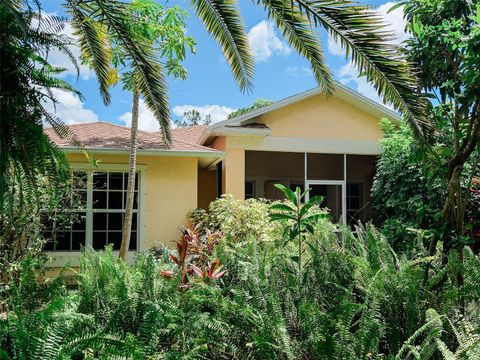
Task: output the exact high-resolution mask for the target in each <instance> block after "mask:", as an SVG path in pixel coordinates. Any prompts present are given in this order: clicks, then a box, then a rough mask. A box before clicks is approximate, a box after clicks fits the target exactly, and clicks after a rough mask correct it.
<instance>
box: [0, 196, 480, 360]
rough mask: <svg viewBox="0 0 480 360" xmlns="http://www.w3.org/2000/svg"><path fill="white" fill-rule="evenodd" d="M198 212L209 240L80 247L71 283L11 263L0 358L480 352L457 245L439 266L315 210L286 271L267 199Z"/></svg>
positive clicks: (474, 298) (290, 247)
mask: <svg viewBox="0 0 480 360" xmlns="http://www.w3.org/2000/svg"><path fill="white" fill-rule="evenodd" d="M285 204H288V203H285ZM249 207H252V208H251V209H250V208H249ZM220 209H222V210H220ZM237 209H238V210H239V212H240V214H241V215H239V216H238V217H237V216H236V215H238V214H234V212H235V211H236V210H237ZM274 209H276V210H275V212H278V211H281V210H279V207H278V206H277V207H274ZM211 210H212V212H211V213H210V214H206V213H203V214H202V216H203V219H204V221H205V222H204V223H203V224H210V225H212V226H214V227H215V229H216V230H218V229H220V230H222V232H223V237H219V234H218V233H216V235H215V238H214V240H212V239H213V238H212V237H211V236H212V235H211V233H209V229H207V228H200V227H199V226H197V227H195V228H193V229H189V230H186V231H185V232H184V233H183V234H182V238H181V240H180V242H179V247H178V249H177V250H176V251H175V250H169V251H168V252H163V253H162V254H161V255H160V256H157V254H156V253H153V252H146V253H140V254H137V257H136V260H135V264H134V265H127V264H126V263H124V262H118V261H117V258H116V257H115V256H114V255H113V254H112V251H111V249H107V250H106V251H105V252H102V253H100V252H95V251H93V250H89V249H86V250H85V252H84V254H83V256H82V259H81V266H80V269H79V271H78V286H77V288H75V289H70V290H67V289H66V288H65V287H64V286H62V283H61V280H62V279H61V278H59V279H57V280H56V281H54V282H52V283H47V284H45V283H42V282H41V281H39V279H38V278H37V277H36V275H35V274H36V273H35V271H33V263H25V270H24V274H25V276H20V277H19V279H20V280H19V282H17V283H14V284H12V286H11V289H12V292H11V296H10V297H9V298H8V304H7V305H8V309H9V310H8V312H7V313H6V314H5V315H4V316H2V317H0V349H2V351H3V352H2V351H0V356H2V354H3V356H5V354H7V355H8V356H10V357H11V358H19V359H41V358H49V359H51V358H54V359H55V358H58V359H67V358H73V359H79V358H115V357H117V358H127V359H146V358H147V359H148V358H152V359H157V358H161V359H347V360H348V359H352V360H353V359H394V358H399V359H405V358H406V359H422V360H423V359H442V358H449V357H451V354H456V356H457V358H462V356H463V358H468V357H469V356H470V358H475V356H477V354H478V352H479V351H480V350H479V346H480V345H479V342H478V336H479V333H480V322H479V321H478V319H479V317H478V315H479V310H478V309H479V306H478V305H479V303H480V285H479V282H478V278H479V277H480V258H479V257H478V255H475V254H474V253H473V252H472V251H470V250H469V249H466V250H465V254H464V261H463V263H462V262H460V261H459V257H458V256H457V254H456V253H455V252H452V253H451V255H450V257H449V258H448V259H447V263H444V258H443V257H442V251H441V249H439V251H438V252H437V254H435V255H434V256H429V255H428V253H427V251H425V250H424V249H423V243H422V241H416V242H415V243H414V245H412V251H411V252H410V253H409V254H403V255H399V254H397V253H396V252H395V251H394V250H393V249H392V247H391V246H390V244H389V242H388V241H387V239H386V237H385V236H384V235H383V234H382V233H381V232H379V231H378V230H377V229H376V228H375V227H374V226H372V225H368V226H365V227H358V228H357V229H356V232H355V233H353V232H351V231H350V230H349V229H342V230H341V231H340V232H338V231H334V229H335V227H334V226H333V225H332V224H331V223H329V222H328V221H326V220H325V219H320V220H319V221H318V222H317V223H315V226H314V228H313V235H312V234H309V235H308V236H306V237H305V239H303V242H302V243H303V245H302V267H301V268H299V267H298V261H297V258H298V252H299V248H298V244H299V242H297V241H288V238H284V237H283V234H284V233H285V234H288V232H285V231H284V230H285V229H291V225H292V223H290V222H289V221H287V222H286V223H279V222H275V223H271V222H270V221H269V220H268V218H269V216H270V212H269V205H268V204H266V203H264V202H262V201H247V202H245V203H241V202H237V201H234V200H233V199H230V198H224V199H221V200H219V201H218V202H216V203H215V204H213V205H212V208H211ZM222 211H224V212H225V213H223V212H222ZM219 219H221V220H219ZM249 221H251V223H247V222H249ZM261 225H262V226H263V225H264V227H262V226H261ZM235 226H236V227H235ZM228 231H231V233H228ZM269 236H272V237H278V239H276V238H275V239H272V238H269ZM280 240H283V241H280ZM187 257H189V258H188V259H187ZM182 259H183V260H182ZM213 264H216V265H215V266H214V265H213ZM218 264H222V265H223V268H222V269H221V270H218V267H217V266H218ZM425 264H429V269H430V270H429V271H430V275H431V276H429V279H428V281H427V282H425V280H424V279H425V277H424V270H425ZM197 270H198V271H197ZM224 270H226V272H224ZM216 271H217V272H216ZM460 271H461V272H463V273H464V275H465V285H464V286H463V287H462V288H458V287H457V286H454V284H456V280H455V278H456V276H457V275H458V273H459V272H460ZM220 272H221V276H218V277H216V276H213V277H214V278H215V279H214V281H210V280H208V281H204V274H206V273H207V274H209V275H213V274H220ZM166 273H168V274H169V275H168V276H166ZM445 275H446V276H445ZM26 284H29V285H28V286H27V285H26ZM49 284H56V285H55V287H54V288H52V291H50V290H49V291H48V292H44V291H43V290H41V291H40V289H47V288H46V287H45V286H50V285H49ZM185 284H188V286H184V285H185ZM52 286H53V285H52ZM36 289H39V290H36ZM27 293H30V294H34V297H35V299H36V300H35V301H31V300H29V299H28V296H27ZM460 293H461V294H462V295H463V296H462V298H463V299H464V305H465V306H464V307H463V308H462V307H461V306H460V305H459V294H460ZM38 294H44V295H41V296H40V295H38ZM462 312H463V315H462ZM437 315H438V316H437ZM472 356H473V357H472ZM452 358H455V357H452Z"/></svg>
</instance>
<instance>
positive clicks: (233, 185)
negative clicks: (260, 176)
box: [222, 147, 245, 200]
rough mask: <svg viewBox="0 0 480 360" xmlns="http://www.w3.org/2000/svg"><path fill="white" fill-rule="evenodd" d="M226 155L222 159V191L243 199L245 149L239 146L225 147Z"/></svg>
mask: <svg viewBox="0 0 480 360" xmlns="http://www.w3.org/2000/svg"><path fill="white" fill-rule="evenodd" d="M226 151H227V156H226V157H225V159H224V161H223V169H222V170H223V176H222V179H223V181H224V184H223V187H222V188H223V192H224V193H225V194H232V195H233V196H235V198H237V199H241V200H244V199H245V150H244V149H239V148H228V147H227V149H226Z"/></svg>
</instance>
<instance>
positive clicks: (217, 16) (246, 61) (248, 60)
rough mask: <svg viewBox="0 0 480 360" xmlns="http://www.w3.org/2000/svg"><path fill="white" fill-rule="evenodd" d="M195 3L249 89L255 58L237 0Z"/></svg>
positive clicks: (242, 84)
mask: <svg viewBox="0 0 480 360" xmlns="http://www.w3.org/2000/svg"><path fill="white" fill-rule="evenodd" d="M192 5H193V7H194V8H195V11H196V12H197V15H198V17H199V18H200V19H201V20H202V21H203V24H204V25H205V27H206V28H207V30H208V31H209V32H210V34H211V35H212V37H213V38H214V39H215V40H217V41H218V43H219V44H220V46H221V48H222V51H223V54H224V56H225V58H226V60H227V61H228V63H229V64H230V67H231V69H232V72H233V76H234V77H235V80H236V81H237V83H238V85H239V86H240V89H242V91H245V90H247V91H248V90H250V89H251V88H252V78H253V74H254V59H253V56H252V53H251V51H250V46H249V44H248V39H247V36H246V33H245V29H244V26H243V23H242V19H241V17H240V13H239V11H238V8H237V6H236V3H235V2H234V1H231V0H192Z"/></svg>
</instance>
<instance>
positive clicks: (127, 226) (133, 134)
mask: <svg viewBox="0 0 480 360" xmlns="http://www.w3.org/2000/svg"><path fill="white" fill-rule="evenodd" d="M138 107H139V92H138V86H137V84H134V90H133V105H132V124H131V130H130V159H129V163H128V185H127V203H126V205H125V221H124V223H123V231H122V244H121V245H120V252H119V253H118V258H119V259H122V260H124V261H126V260H127V254H128V248H129V246H130V234H131V231H132V218H133V199H134V196H135V173H136V170H137V140H138V139H137V132H138Z"/></svg>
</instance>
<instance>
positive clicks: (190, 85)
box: [43, 0, 405, 130]
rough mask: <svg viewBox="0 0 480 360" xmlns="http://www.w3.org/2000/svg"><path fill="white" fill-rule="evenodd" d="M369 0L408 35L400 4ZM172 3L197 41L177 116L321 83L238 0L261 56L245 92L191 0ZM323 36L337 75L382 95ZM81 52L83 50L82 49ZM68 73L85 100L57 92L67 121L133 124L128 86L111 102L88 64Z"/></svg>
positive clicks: (176, 85)
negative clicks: (185, 14) (184, 16)
mask: <svg viewBox="0 0 480 360" xmlns="http://www.w3.org/2000/svg"><path fill="white" fill-rule="evenodd" d="M365 2H366V3H369V4H371V5H373V6H377V7H378V9H379V11H380V12H382V14H384V16H385V17H386V20H387V21H388V22H390V23H391V24H392V25H391V28H392V30H393V31H395V32H396V33H397V34H398V37H399V41H401V40H403V39H404V37H405V34H404V33H403V28H404V23H403V20H402V12H401V9H399V10H396V11H395V12H392V13H390V14H386V12H387V10H388V9H389V8H390V6H391V5H393V3H392V2H388V3H387V2H386V1H365ZM43 3H44V9H43V10H44V11H45V12H48V13H54V12H55V13H57V14H62V15H63V14H64V10H63V8H62V5H61V3H60V2H58V1H56V0H47V1H44V2H43ZM162 3H164V2H162ZM168 4H169V5H173V4H178V5H180V6H181V7H183V8H184V9H186V10H187V11H188V12H189V13H190V16H189V17H188V19H187V31H188V34H189V35H191V36H193V37H194V38H195V40H196V41H197V52H196V54H195V55H190V56H189V57H188V59H187V60H186V61H185V63H184V65H185V67H186V69H187V71H188V78H187V80H174V79H172V78H169V79H168V85H169V94H170V106H171V109H172V117H173V118H180V117H181V116H182V114H183V112H184V111H186V110H189V109H192V108H195V109H197V110H199V111H200V112H201V113H202V114H206V113H210V114H211V115H212V118H213V119H214V120H215V121H218V120H221V119H222V118H223V117H225V116H226V114H227V113H228V112H230V111H232V110H234V109H237V108H239V107H243V106H249V105H251V104H252V103H253V101H254V100H255V99H257V98H266V99H270V100H280V99H282V98H285V97H287V96H290V95H294V94H296V93H299V92H301V91H304V90H307V89H310V88H312V87H315V86H316V83H315V80H314V78H313V76H312V74H311V71H310V70H309V64H308V63H307V62H306V61H305V60H304V59H303V58H302V57H300V56H298V55H297V54H296V52H295V50H293V49H291V48H290V47H289V46H288V44H287V43H286V42H285V40H284V39H283V38H282V36H281V34H280V33H279V32H278V31H277V29H276V28H275V27H274V26H273V24H272V23H271V22H269V21H268V19H267V16H266V14H265V12H264V10H263V9H262V8H261V7H260V6H256V5H254V4H253V2H252V1H251V0H239V6H240V11H241V13H242V15H243V18H244V21H245V27H246V29H247V32H248V34H249V39H250V44H251V46H252V50H253V51H254V54H255V56H256V70H255V78H254V88H253V91H252V92H250V93H242V92H241V91H240V90H239V88H238V86H237V85H236V84H235V82H234V80H233V77H232V75H231V73H230V68H229V65H228V64H227V63H226V61H225V60H224V59H223V56H222V52H221V50H220V48H219V46H218V45H217V44H216V42H215V41H214V40H213V39H212V38H210V36H209V35H208V33H207V31H206V30H205V28H204V27H203V24H202V23H201V22H200V21H199V20H198V19H197V18H196V16H195V13H194V12H193V10H192V8H191V6H190V2H189V1H185V0H175V1H172V0H170V1H169V2H168ZM65 31H66V33H69V31H71V29H69V28H68V27H67V28H66V29H65ZM320 36H321V40H322V44H323V46H324V49H325V53H326V58H327V62H328V65H329V67H330V69H331V70H332V72H333V74H334V76H335V77H336V78H337V79H338V80H340V81H341V82H343V83H345V84H347V85H348V86H350V87H351V88H353V89H354V90H357V91H359V92H361V93H363V94H364V95H366V96H369V97H370V98H373V99H375V100H378V98H377V97H376V95H375V93H374V91H373V90H372V89H371V87H370V86H369V85H368V84H366V82H365V81H364V80H363V79H358V77H357V73H356V71H355V70H354V69H353V68H352V67H351V66H349V64H348V62H347V61H345V58H344V55H343V53H342V51H341V49H340V48H339V47H338V46H337V45H336V44H335V43H333V42H332V41H329V38H328V36H327V35H326V34H325V33H321V35H320ZM74 50H75V49H74ZM76 52H77V53H78V50H77V51H76ZM50 60H51V62H52V63H54V64H55V65H63V66H65V67H68V68H70V69H71V66H70V65H69V64H68V61H67V60H66V59H65V58H63V57H62V56H61V55H60V54H53V55H52V57H51V59H50ZM65 78H66V79H67V80H68V81H70V82H71V83H72V84H74V85H75V86H76V87H77V88H78V89H79V90H80V91H81V92H82V93H83V95H84V97H85V100H84V102H82V101H80V99H78V98H77V97H76V96H73V95H71V94H67V93H59V92H56V96H57V99H58V101H59V104H58V106H57V115H58V116H59V117H60V118H62V119H63V120H64V121H65V122H66V123H79V122H87V121H97V120H101V121H110V122H114V123H117V124H121V125H125V124H128V119H129V115H130V114H129V112H130V110H131V94H130V93H128V92H126V91H123V90H122V89H121V86H117V87H115V88H113V89H112V90H111V94H112V103H111V105H110V106H108V107H106V106H104V105H103V102H102V100H101V98H100V96H99V92H98V83H97V81H96V80H95V76H94V74H93V73H92V72H91V71H89V69H88V68H87V67H86V66H82V67H81V74H80V78H79V79H78V80H77V79H76V75H75V74H74V71H73V69H72V70H71V71H69V72H67V74H66V75H65ZM140 127H141V128H143V129H145V130H156V129H157V125H156V122H155V119H153V117H152V115H151V114H150V113H149V112H148V110H146V109H145V107H144V106H141V111H140Z"/></svg>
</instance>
